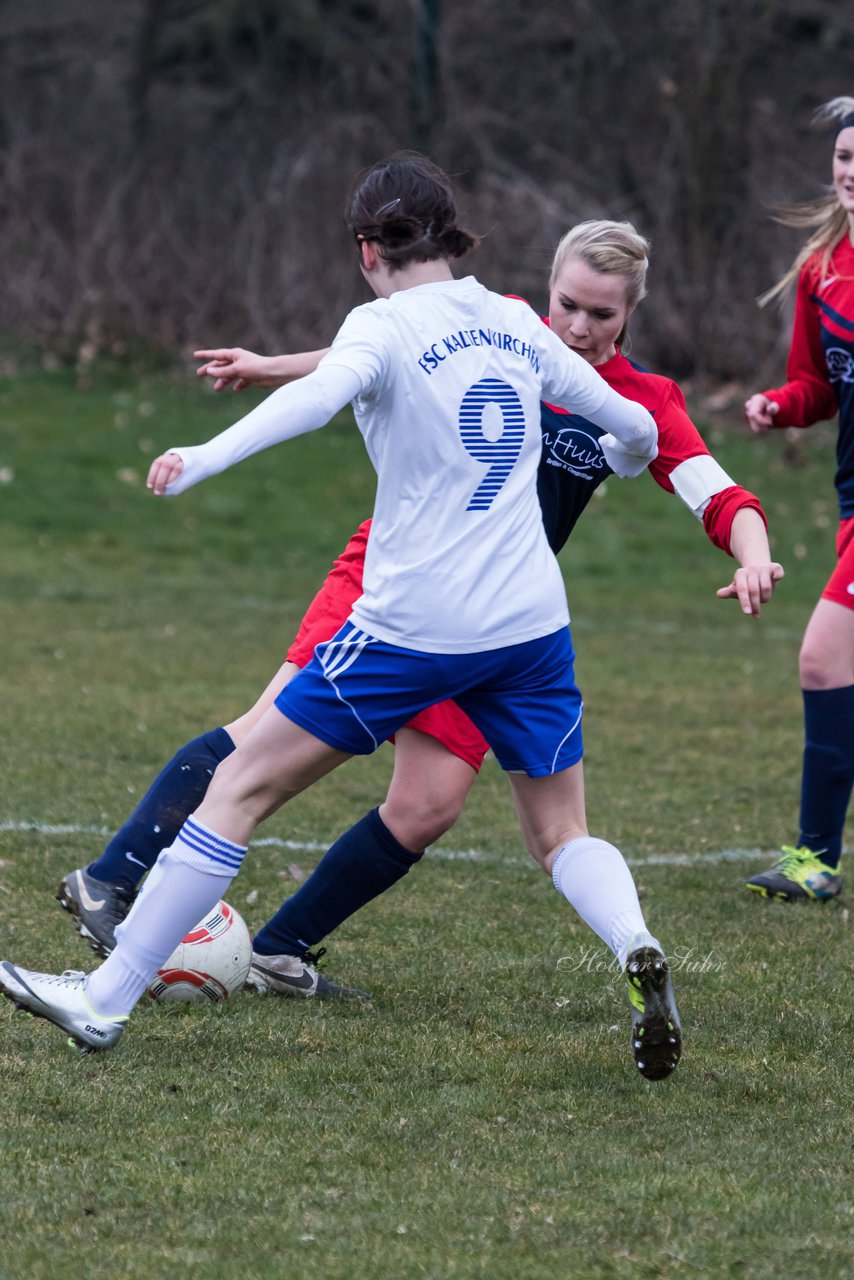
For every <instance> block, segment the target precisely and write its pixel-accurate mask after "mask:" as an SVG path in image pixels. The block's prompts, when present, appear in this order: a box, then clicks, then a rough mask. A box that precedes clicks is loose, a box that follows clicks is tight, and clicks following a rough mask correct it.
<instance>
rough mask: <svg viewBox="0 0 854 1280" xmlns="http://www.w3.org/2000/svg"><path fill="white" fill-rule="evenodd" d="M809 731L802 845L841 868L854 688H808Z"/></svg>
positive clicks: (852, 772) (853, 760) (853, 743)
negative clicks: (840, 859)
mask: <svg viewBox="0 0 854 1280" xmlns="http://www.w3.org/2000/svg"><path fill="white" fill-rule="evenodd" d="M804 730H805V735H804V769H803V778H802V783H801V830H800V835H799V836H798V844H799V845H804V846H806V848H807V849H813V850H814V851H815V852H816V853H817V854H819V856H820V857H821V861H822V862H826V863H827V865H828V866H829V867H836V866H838V865H839V858H840V856H841V853H842V829H843V827H844V826H845V814H846V812H847V811H848V802H849V800H850V799H851V788H852V785H854V684H852V685H847V686H846V687H845V688H843V689H819V690H812V689H804Z"/></svg>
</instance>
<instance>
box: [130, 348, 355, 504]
mask: <svg viewBox="0 0 854 1280" xmlns="http://www.w3.org/2000/svg"><path fill="white" fill-rule="evenodd" d="M362 389H363V384H362V378H361V376H360V375H359V374H358V373H356V372H355V371H354V370H352V369H349V368H347V367H346V366H344V365H340V364H338V365H332V366H331V367H330V366H324V368H323V369H320V370H318V371H317V372H315V373H312V374H309V375H308V376H307V377H305V378H300V379H299V380H298V381H297V382H294V383H292V384H291V385H289V386H286V387H280V388H279V389H278V391H274V392H273V393H272V395H269V396H268V397H267V399H266V400H263V401H262V402H261V404H259V405H257V406H256V408H254V409H253V410H252V412H251V413H247V415H246V417H245V418H241V419H240V421H239V422H235V424H234V425H233V426H231V427H228V428H227V429H226V430H225V431H222V432H220V434H219V435H218V436H214V437H213V439H212V440H208V441H207V443H206V444H201V445H187V446H184V445H181V446H174V447H173V448H172V449H169V450H167V452H166V453H164V454H161V455H160V457H159V458H155V460H154V462H152V464H151V469H150V471H149V473H148V480H147V485H148V488H149V489H151V490H152V491H153V492H154V493H155V494H157V495H158V496H159V495H161V494H164V493H166V494H168V496H169V497H174V496H175V495H176V494H179V493H183V492H184V490H185V489H189V488H190V486H191V485H194V484H198V482H199V481H200V480H204V479H206V478H207V477H208V476H214V475H217V474H218V473H219V472H220V471H225V470H226V468H227V467H232V466H234V464H235V463H236V462H240V461H242V459H243V458H248V457H250V456H251V455H252V454H253V453H258V452H259V451H260V450H261V449H267V448H269V446H270V445H272V444H278V443H279V442H280V441H282V440H289V439H291V438H292V437H294V436H298V435H304V434H305V433H306V432H308V431H316V430H317V429H318V427H322V426H325V424H326V423H327V422H328V421H329V420H330V418H332V417H334V415H335V414H336V413H337V412H338V411H339V410H340V409H343V408H344V405H345V404H349V402H350V401H351V400H353V399H355V397H356V396H357V395H359V393H360V392H361V391H362Z"/></svg>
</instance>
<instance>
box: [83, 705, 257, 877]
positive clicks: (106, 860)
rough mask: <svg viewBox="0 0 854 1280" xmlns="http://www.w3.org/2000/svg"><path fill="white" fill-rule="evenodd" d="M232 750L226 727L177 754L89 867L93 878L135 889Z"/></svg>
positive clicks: (187, 745)
mask: <svg viewBox="0 0 854 1280" xmlns="http://www.w3.org/2000/svg"><path fill="white" fill-rule="evenodd" d="M233 750H234V743H233V742H232V740H231V738H230V737H229V735H228V734H227V733H226V731H225V729H211V731H210V733H203V734H202V735H201V737H200V738H194V739H193V741H192V742H188V743H187V744H186V746H183V747H181V750H180V751H177V752H176V753H175V755H174V756H173V757H172V759H171V760H170V761H169V763H168V764H167V765H166V766H165V768H163V769H161V771H160V773H159V774H158V775H157V777H156V778H155V779H154V781H153V782H152V784H151V786H150V787H149V788H148V790H147V791H146V793H145V795H144V796H143V797H142V799H141V800H140V802H139V804H138V805H137V806H136V808H135V809H134V811H133V813H132V814H131V816H130V817H129V818H128V820H127V822H126V823H125V824H124V826H123V827H122V828H121V829H120V830H119V831H117V832H116V834H115V835H114V836H113V838H112V840H111V841H110V843H109V844H108V845H107V847H106V849H105V850H104V852H103V853H102V854H101V856H100V858H98V859H97V860H96V861H95V862H93V863H92V865H91V866H90V867H88V868H87V870H88V871H89V874H90V875H91V876H94V877H95V879H96V880H109V881H112V882H115V881H126V882H128V883H129V884H130V885H131V886H132V887H133V888H136V886H137V885H138V884H139V882H140V880H141V879H142V877H143V876H144V875H145V873H146V871H148V870H150V868H151V867H153V866H154V864H155V862H156V861H157V855H158V854H159V853H160V850H161V849H165V848H166V847H167V845H170V844H172V842H173V841H174V839H175V837H176V836H177V834H178V832H179V831H180V830H181V827H182V826H183V825H184V821H185V820H186V818H188V817H189V815H190V814H191V813H192V812H193V810H194V809H197V808H198V806H199V804H200V803H201V800H202V797H203V796H204V794H205V792H206V791H207V789H208V786H209V784H210V780H211V778H212V777H213V775H214V770H215V769H216V767H217V765H218V764H219V762H220V760H224V759H225V757H226V756H230V755H231V753H232V751H233Z"/></svg>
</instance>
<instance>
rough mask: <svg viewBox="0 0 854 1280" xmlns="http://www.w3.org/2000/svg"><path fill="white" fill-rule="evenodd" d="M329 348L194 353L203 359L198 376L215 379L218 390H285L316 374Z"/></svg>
mask: <svg viewBox="0 0 854 1280" xmlns="http://www.w3.org/2000/svg"><path fill="white" fill-rule="evenodd" d="M328 350H329V348H328V347H324V348H323V349H322V350H320V351H299V352H296V353H294V354H291V355H278V356H259V355H257V354H256V353H255V352H254V351H246V350H245V349H244V348H243V347H213V348H210V349H207V350H203V351H194V352H193V355H194V356H195V358H196V359H197V360H203V361H204V364H201V365H199V368H198V369H197V370H196V376H197V377H199V378H213V379H214V391H224V390H225V389H226V387H230V388H231V390H232V391H243V390H244V389H245V388H246V387H248V386H254V387H283V386H284V385H285V383H287V382H293V381H294V380H295V379H296V378H304V377H305V376H306V374H309V373H314V371H315V369H316V368H317V366H318V365H319V364H320V361H321V360H322V359H323V357H324V356H325V355H326V353H327V351H328Z"/></svg>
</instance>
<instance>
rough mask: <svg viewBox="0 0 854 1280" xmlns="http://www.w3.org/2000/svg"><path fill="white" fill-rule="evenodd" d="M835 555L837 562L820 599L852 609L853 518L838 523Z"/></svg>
mask: <svg viewBox="0 0 854 1280" xmlns="http://www.w3.org/2000/svg"><path fill="white" fill-rule="evenodd" d="M836 554H837V556H838V557H839V560H838V562H837V565H836V568H835V569H834V570H833V573H832V574H831V575H830V581H829V582H828V584H827V586H826V587H825V588H824V591H822V593H821V598H822V600H832V601H833V602H834V604H841V605H843V606H844V607H845V608H846V609H854V516H849V517H848V519H847V520H840V522H839V531H838V533H837V535H836Z"/></svg>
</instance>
